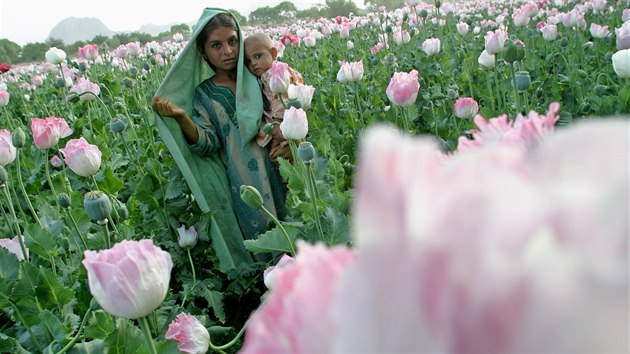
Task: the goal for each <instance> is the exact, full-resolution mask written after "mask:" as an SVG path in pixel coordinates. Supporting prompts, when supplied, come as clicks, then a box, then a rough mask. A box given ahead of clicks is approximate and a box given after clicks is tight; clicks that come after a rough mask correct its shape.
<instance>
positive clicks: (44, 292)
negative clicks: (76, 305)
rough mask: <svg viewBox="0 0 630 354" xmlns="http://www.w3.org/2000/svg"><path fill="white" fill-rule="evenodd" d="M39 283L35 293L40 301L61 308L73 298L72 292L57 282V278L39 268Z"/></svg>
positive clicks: (44, 269) (46, 270)
mask: <svg viewBox="0 0 630 354" xmlns="http://www.w3.org/2000/svg"><path fill="white" fill-rule="evenodd" d="M40 275H41V276H40V278H41V282H40V284H39V286H38V287H37V290H36V293H37V297H38V298H39V300H40V301H48V302H49V303H50V304H54V305H60V306H63V305H65V304H68V303H70V301H72V299H73V298H74V293H73V292H72V290H70V289H68V288H67V287H65V286H64V285H62V284H61V283H60V282H59V278H58V277H57V276H56V275H54V274H53V273H52V272H51V271H50V270H48V269H46V268H40Z"/></svg>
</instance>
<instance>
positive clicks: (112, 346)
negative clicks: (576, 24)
mask: <svg viewBox="0 0 630 354" xmlns="http://www.w3.org/2000/svg"><path fill="white" fill-rule="evenodd" d="M105 343H106V344H107V348H108V351H107V352H108V353H109V354H129V353H135V352H136V350H138V349H139V348H140V347H141V346H142V344H143V343H144V338H143V336H142V331H140V329H138V327H136V326H134V325H132V324H131V321H129V320H127V319H124V318H117V319H116V330H115V331H114V332H112V334H110V335H109V337H107V339H106V340H105Z"/></svg>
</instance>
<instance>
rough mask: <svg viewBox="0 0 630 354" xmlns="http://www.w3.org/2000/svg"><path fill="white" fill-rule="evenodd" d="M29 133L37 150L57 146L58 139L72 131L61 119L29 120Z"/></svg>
mask: <svg viewBox="0 0 630 354" xmlns="http://www.w3.org/2000/svg"><path fill="white" fill-rule="evenodd" d="M31 132H32V133H33V142H34V143H35V146H37V147H38V148H39V149H49V148H51V147H53V146H55V145H57V143H59V139H61V138H65V137H67V136H69V135H70V134H72V129H70V127H69V126H68V123H66V121H65V119H63V118H57V117H47V118H44V119H41V118H31Z"/></svg>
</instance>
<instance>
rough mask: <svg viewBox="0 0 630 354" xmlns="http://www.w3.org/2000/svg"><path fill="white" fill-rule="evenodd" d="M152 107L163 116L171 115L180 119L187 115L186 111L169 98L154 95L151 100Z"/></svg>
mask: <svg viewBox="0 0 630 354" xmlns="http://www.w3.org/2000/svg"><path fill="white" fill-rule="evenodd" d="M151 107H153V110H154V111H155V112H156V113H157V114H159V115H161V116H163V117H171V118H175V119H178V120H179V119H181V118H183V117H185V116H186V111H184V110H183V109H182V108H181V107H179V106H177V105H176V104H174V103H173V101H171V100H169V99H168V98H164V97H160V96H154V97H153V99H152V100H151Z"/></svg>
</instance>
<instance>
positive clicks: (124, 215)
mask: <svg viewBox="0 0 630 354" xmlns="http://www.w3.org/2000/svg"><path fill="white" fill-rule="evenodd" d="M116 211H117V212H118V220H119V221H125V220H127V219H129V209H127V206H126V205H125V204H122V203H118V208H116Z"/></svg>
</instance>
